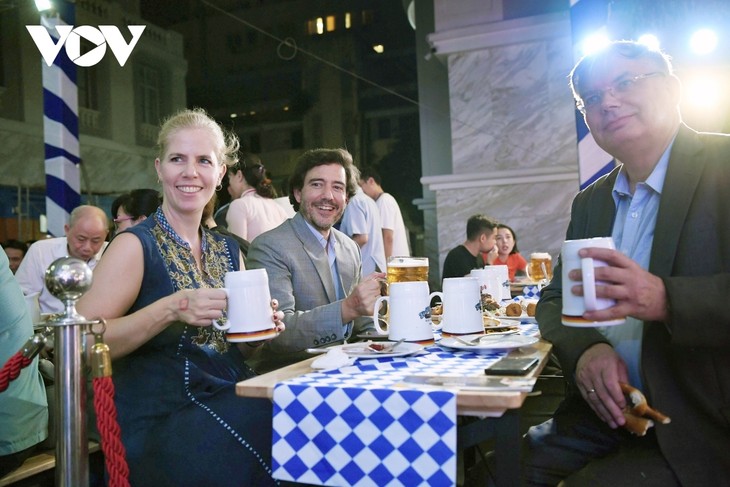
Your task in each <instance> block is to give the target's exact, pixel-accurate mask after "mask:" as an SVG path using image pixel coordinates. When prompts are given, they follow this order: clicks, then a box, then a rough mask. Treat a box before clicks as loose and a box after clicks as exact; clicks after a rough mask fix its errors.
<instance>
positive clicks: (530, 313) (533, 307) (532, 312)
mask: <svg viewBox="0 0 730 487" xmlns="http://www.w3.org/2000/svg"><path fill="white" fill-rule="evenodd" d="M536 309H537V304H536V303H527V309H526V310H525V311H526V312H527V316H535V310H536Z"/></svg>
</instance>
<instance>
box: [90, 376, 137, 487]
mask: <svg viewBox="0 0 730 487" xmlns="http://www.w3.org/2000/svg"><path fill="white" fill-rule="evenodd" d="M93 383H94V409H95V410H96V427H97V428H98V429H99V434H100V435H101V449H102V451H103V452H104V461H105V463H106V470H107V472H108V473H109V487H129V467H128V466H127V459H126V453H125V450H124V445H123V444H122V437H121V430H120V429H119V423H117V409H116V408H115V407H114V383H113V382H112V378H111V377H95V378H94V381H93Z"/></svg>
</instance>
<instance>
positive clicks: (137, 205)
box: [112, 188, 162, 233]
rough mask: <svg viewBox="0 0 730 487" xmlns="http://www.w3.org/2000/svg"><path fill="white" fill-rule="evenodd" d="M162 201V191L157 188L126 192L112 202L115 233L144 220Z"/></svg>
mask: <svg viewBox="0 0 730 487" xmlns="http://www.w3.org/2000/svg"><path fill="white" fill-rule="evenodd" d="M160 203H162V198H161V197H160V192H159V191H157V190H156V189H147V188H142V189H133V190H132V191H130V192H129V193H124V194H123V195H121V196H119V197H118V198H117V199H115V200H114V201H113V202H112V219H113V221H114V233H119V232H121V231H124V230H126V229H127V228H129V227H133V226H135V225H136V224H138V223H141V222H143V221H144V220H146V219H147V217H149V216H150V215H151V214H152V213H154V212H155V210H157V208H158V207H159V206H160Z"/></svg>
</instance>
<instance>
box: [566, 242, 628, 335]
mask: <svg viewBox="0 0 730 487" xmlns="http://www.w3.org/2000/svg"><path fill="white" fill-rule="evenodd" d="M588 247H600V248H604V249H615V248H616V246H615V245H614V243H613V239H612V238H611V237H596V238H584V239H580V240H566V241H565V242H564V243H563V247H562V250H561V252H560V263H561V266H562V274H561V275H562V277H563V315H562V321H563V324H564V325H566V326H582V327H595V326H612V325H621V324H623V323H624V322H625V321H626V320H625V319H623V318H621V319H617V320H609V321H588V320H586V319H584V318H583V313H585V312H586V311H596V310H602V309H606V308H610V307H611V306H613V305H615V304H616V301H615V300H613V299H607V298H598V297H596V284H599V285H600V284H602V282H601V281H596V278H595V268H596V267H603V266H605V265H606V263H605V262H602V261H600V260H594V259H592V258H590V257H584V258H582V259H581V258H580V257H579V256H578V251H579V250H580V249H585V248H588ZM573 269H580V270H581V273H582V276H583V281H582V282H581V281H575V280H572V279H570V278H569V277H568V273H570V271H571V270H573ZM576 284H583V296H576V295H575V294H573V292H572V291H571V288H572V287H573V286H575V285H576Z"/></svg>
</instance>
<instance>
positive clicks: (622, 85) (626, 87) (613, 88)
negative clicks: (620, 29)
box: [576, 71, 666, 113]
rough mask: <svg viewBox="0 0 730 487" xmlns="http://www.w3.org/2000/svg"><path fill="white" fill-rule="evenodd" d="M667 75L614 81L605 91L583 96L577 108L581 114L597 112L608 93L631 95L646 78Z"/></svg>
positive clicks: (614, 95)
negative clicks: (590, 111)
mask: <svg viewBox="0 0 730 487" xmlns="http://www.w3.org/2000/svg"><path fill="white" fill-rule="evenodd" d="M665 75H666V73H662V72H660V71H656V72H654V73H647V74H640V75H638V76H633V77H631V78H624V79H620V80H618V81H614V82H613V83H611V84H610V85H608V86H606V88H605V89H603V90H597V91H589V92H587V93H584V94H582V95H581V99H580V100H578V101H577V102H576V106H577V107H578V110H580V111H581V113H586V112H587V111H589V110H595V109H596V108H598V107H600V106H601V104H602V103H603V98H604V96H605V95H606V93H611V96H613V97H618V96H619V95H625V94H626V93H631V92H632V91H633V90H635V89H636V84H637V83H638V82H639V81H641V80H643V79H646V78H651V77H653V76H665Z"/></svg>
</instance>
